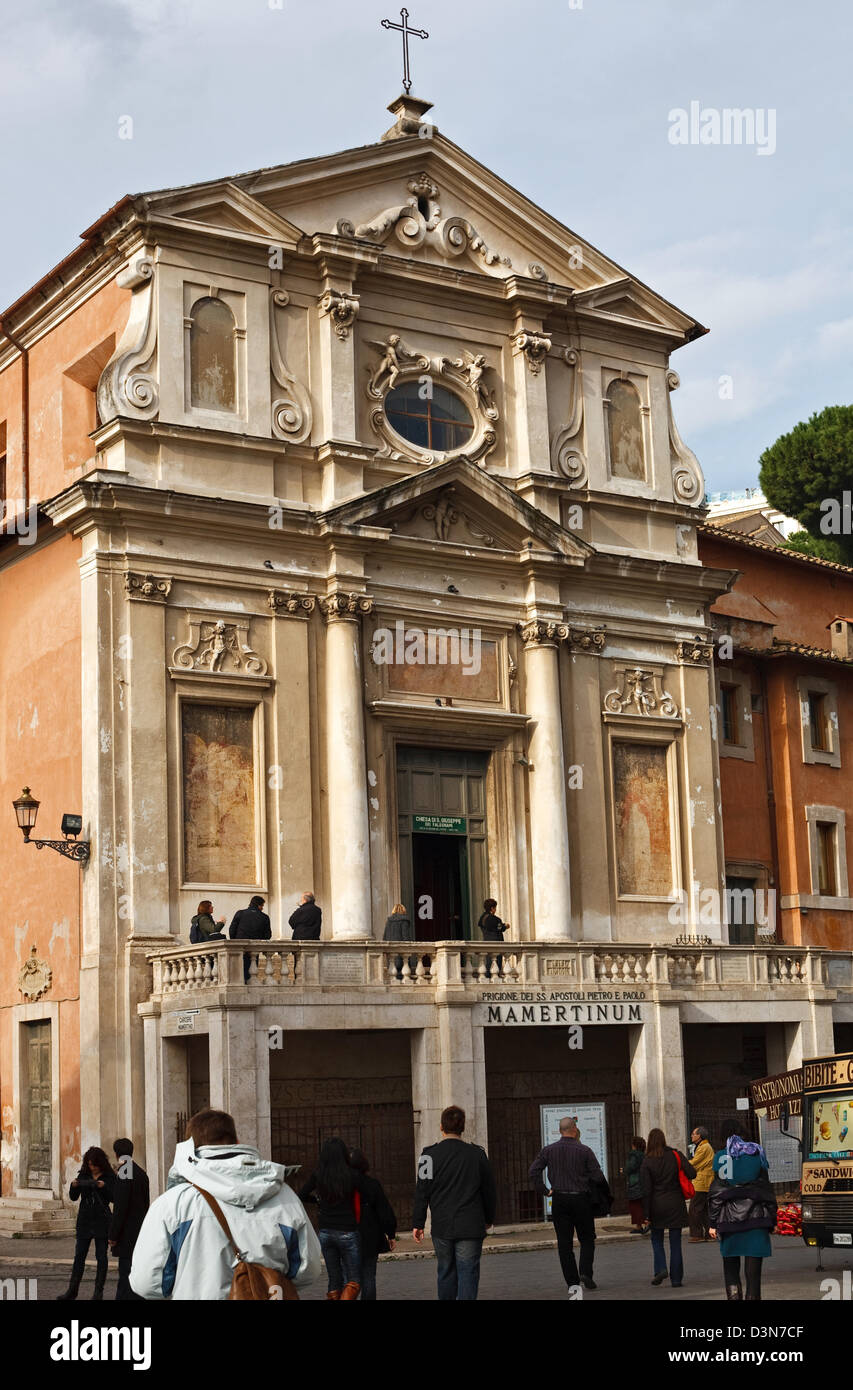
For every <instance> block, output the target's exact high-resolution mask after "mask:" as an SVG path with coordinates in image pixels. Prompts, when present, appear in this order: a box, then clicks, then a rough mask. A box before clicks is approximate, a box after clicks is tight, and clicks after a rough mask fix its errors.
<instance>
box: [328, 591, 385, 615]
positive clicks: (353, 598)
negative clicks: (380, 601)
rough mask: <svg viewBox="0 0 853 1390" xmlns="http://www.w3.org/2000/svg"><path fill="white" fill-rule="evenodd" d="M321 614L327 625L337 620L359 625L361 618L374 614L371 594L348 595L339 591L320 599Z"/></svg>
mask: <svg viewBox="0 0 853 1390" xmlns="http://www.w3.org/2000/svg"><path fill="white" fill-rule="evenodd" d="M320 612H321V613H322V614H323V617H324V618H325V619H326V622H327V623H331V622H334V621H335V620H339V621H343V622H351V623H357V622H358V620H359V618H360V617H362V616H363V615H365V614H368V613H372V612H373V599H372V598H371V597H370V595H369V594H348V593H346V592H344V591H343V590H341V589H338V590H336V591H335V593H333V594H329V596H328V597H327V598H321V599H320Z"/></svg>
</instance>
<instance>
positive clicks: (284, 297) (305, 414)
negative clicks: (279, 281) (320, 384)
mask: <svg viewBox="0 0 853 1390" xmlns="http://www.w3.org/2000/svg"><path fill="white" fill-rule="evenodd" d="M289 303H290V295H289V294H288V293H287V290H271V291H270V369H271V371H272V374H273V377H274V378H275V381H276V383H277V384H278V385H279V386H280V387H281V388H282V389H281V394H280V395H279V394H276V393H274V394H276V398H275V400H273V403H272V432H273V434H274V435H275V436H276V438H278V439H289V440H290V442H291V444H302V443H304V441H305V440H306V439H307V438H308V437H309V435H310V433H311V422H312V413H311V397H310V396H309V394H308V392H307V390H306V389H305V387H304V386H303V385H302V383H301V382H300V381H297V379H296V377H295V376H294V375H293V372H292V371H291V370H290V368H289V366H288V365H287V359H286V358H285V356H284V353H283V352H282V350H281V340H280V338H279V335H278V324H277V322H276V310H277V309H284V308H285V307H286V306H287V305H288V304H289Z"/></svg>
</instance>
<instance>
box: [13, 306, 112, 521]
mask: <svg viewBox="0 0 853 1390" xmlns="http://www.w3.org/2000/svg"><path fill="white" fill-rule="evenodd" d="M130 298H131V293H130V290H121V289H119V288H118V287H117V285H116V283H115V281H114V280H111V281H110V282H109V283H108V284H107V285H105V286H104V287H103V288H102V289H100V290H98V292H97V293H96V294H94V295H93V296H92V297H91V299H88V300H87V301H86V302H85V303H84V304H81V305H80V307H79V308H78V309H76V310H75V312H74V313H73V314H70V315H69V316H68V318H66V319H64V320H63V321H62V322H61V323H59V324H57V326H56V328H54V329H53V330H52V331H51V332H50V333H48V334H46V335H45V336H44V337H43V338H41V339H40V340H39V341H38V342H37V343H35V344H34V345H33V346H32V348H31V349H30V353H29V372H30V440H29V445H30V499H31V500H35V501H43V500H44V499H46V498H48V497H54V496H56V494H57V493H59V492H62V490H63V489H64V488H66V487H67V486H68V485H69V483H71V482H72V481H73V480H74V478H77V477H79V476H80V475H81V473H82V472H84V471H86V470H87V467H88V466H91V463H92V461H93V460H94V449H93V447H92V441H91V440H90V439H89V438H88V437H87V436H88V435H89V434H90V433H91V431H92V430H93V429H94V428H95V424H96V420H95V398H94V394H93V389H94V387H95V386H96V385H97V379H98V376H99V375H100V372H101V371H102V370H103V368H104V367H105V366H106V363H107V362H108V361H109V358H110V357H111V356H112V354H113V351H114V349H115V345H116V343H117V342H118V340H119V339H120V337H121V334H122V332H123V330H124V326H125V324H126V322H127V318H128V314H129V313H130ZM16 336H20V335H16ZM3 344H5V339H3V338H0V346H2V345H3ZM87 383H88V384H87ZM90 386H91V388H92V389H89V387H90ZM4 420H5V421H6V428H7V439H6V448H7V465H6V467H7V495H8V496H9V497H11V498H15V499H18V498H21V497H22V496H23V488H22V482H21V361H20V358H16V359H15V361H14V362H12V363H11V365H10V366H9V367H7V368H6V370H5V371H4V372H0V422H2V421H4Z"/></svg>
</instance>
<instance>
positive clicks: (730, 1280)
mask: <svg viewBox="0 0 853 1390" xmlns="http://www.w3.org/2000/svg"><path fill="white" fill-rule="evenodd" d="M724 1143H725V1148H722V1149H719V1150H718V1151H717V1153H715V1154H714V1173H715V1174H716V1176H715V1178H714V1181H713V1182H712V1184H711V1188H710V1191H709V1194H708V1217H709V1220H710V1223H711V1230H710V1234H711V1237H712V1239H713V1238H714V1237H715V1236H716V1238H717V1240H719V1242H720V1254H721V1255H722V1257H723V1282H724V1284H725V1288H726V1299H727V1300H728V1301H730V1302H734V1301H738V1300H741V1299H743V1287H742V1285H741V1281H740V1262H741V1259H743V1270H744V1277H745V1279H746V1301H747V1302H753V1303H756V1302H758V1301H759V1300H760V1299H761V1261H762V1260H766V1259H767V1257H768V1255H772V1254H773V1246H772V1244H771V1242H770V1232H771V1231H772V1230H773V1228H774V1226H775V1225H776V1198H775V1196H774V1193H773V1188H772V1187H771V1185H770V1172H769V1164H768V1162H767V1155H766V1154H765V1152H764V1150H763V1148H762V1147H761V1145H760V1144H756V1143H754V1142H753V1141H752V1140H750V1139H747V1137H746V1133H745V1131H744V1129H743V1127H742V1125H741V1123H740V1121H739V1120H732V1121H731V1122H730V1123H729V1124H728V1125H727V1126H726V1129H725V1138H724Z"/></svg>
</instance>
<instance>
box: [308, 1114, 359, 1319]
mask: <svg viewBox="0 0 853 1390" xmlns="http://www.w3.org/2000/svg"><path fill="white" fill-rule="evenodd" d="M364 1190H365V1187H364V1179H363V1178H362V1176H361V1173H360V1172H358V1170H357V1169H356V1168H354V1167H353V1166H352V1164H351V1163H350V1158H349V1149H348V1148H347V1146H346V1144H345V1143H344V1141H343V1139H337V1138H335V1139H327V1140H326V1142H325V1143H324V1145H323V1147H322V1148H321V1150H320V1157H319V1158H318V1160H317V1166H316V1168H315V1169H314V1172H313V1173H312V1174H311V1176H310V1178H309V1179H308V1181H307V1182H306V1183H305V1184H304V1185H303V1186H302V1187H301V1188H300V1190H299V1196H300V1197H301V1199H302V1201H303V1202H304V1201H306V1200H307V1198H309V1197H314V1198H315V1199H316V1200H317V1202H318V1205H319V1208H320V1215H319V1220H318V1222H317V1234H318V1236H319V1237H320V1249H321V1250H322V1252H323V1259H324V1260H325V1261H326V1272H327V1273H328V1276H329V1288H328V1292H327V1294H326V1297H327V1298H330V1299H333V1300H335V1301H340V1302H341V1303H349V1302H351V1301H352V1300H354V1299H356V1298H358V1295H359V1290H360V1289H361V1238H360V1236H359V1233H358V1223H359V1218H360V1216H361V1204H362V1201H363V1198H364Z"/></svg>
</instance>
